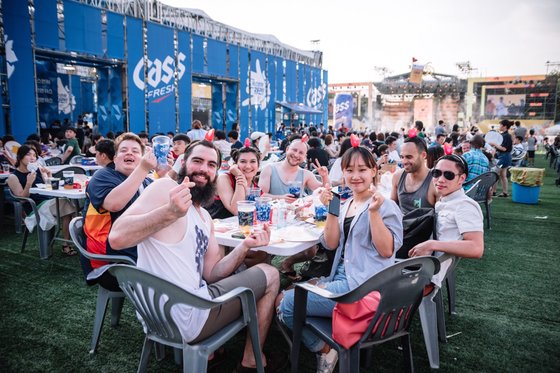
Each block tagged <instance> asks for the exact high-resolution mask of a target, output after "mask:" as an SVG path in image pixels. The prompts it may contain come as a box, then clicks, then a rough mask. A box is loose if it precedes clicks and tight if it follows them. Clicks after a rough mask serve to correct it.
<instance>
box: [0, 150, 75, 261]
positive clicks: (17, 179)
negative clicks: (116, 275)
mask: <svg viewBox="0 0 560 373" xmlns="http://www.w3.org/2000/svg"><path fill="white" fill-rule="evenodd" d="M36 161H37V151H36V150H35V148H34V147H33V146H30V145H27V144H24V145H22V146H21V147H20V148H19V150H18V152H17V158H16V164H15V167H16V168H15V170H14V171H13V172H12V174H11V175H10V176H9V177H8V187H9V188H10V191H11V192H12V193H13V194H14V195H15V196H17V197H25V198H31V199H32V200H33V201H34V202H35V203H36V204H37V205H39V204H40V203H42V202H44V201H47V200H49V199H51V198H50V197H46V196H42V195H39V194H31V193H29V189H31V188H35V187H37V184H44V183H45V180H48V178H50V177H51V176H52V174H51V171H50V170H49V169H47V168H45V167H41V166H39V167H38V168H35V167H33V166H30V164H32V163H34V162H36ZM65 201H66V200H61V204H60V206H61V208H60V211H61V215H62V212H64V211H67V212H68V211H72V210H73V208H72V207H71V206H67V204H69V203H68V202H67V201H66V202H65ZM24 208H25V212H26V213H27V214H29V213H31V207H30V206H29V204H24ZM71 218H72V215H70V214H65V216H64V217H63V233H64V238H65V239H67V240H69V239H70V234H69V230H68V225H69V223H70V219H71ZM62 253H63V254H66V255H76V254H77V252H76V251H75V250H74V249H72V247H70V246H68V245H63V246H62Z"/></svg>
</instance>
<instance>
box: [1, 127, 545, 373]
mask: <svg viewBox="0 0 560 373" xmlns="http://www.w3.org/2000/svg"><path fill="white" fill-rule="evenodd" d="M513 126H515V128H512V127H513ZM81 127H82V124H81V123H79V124H78V126H76V127H67V128H64V129H63V133H64V138H65V139H62V138H61V135H60V134H59V133H57V134H55V136H54V138H53V135H52V134H51V133H47V134H42V135H41V136H37V135H32V136H30V137H29V138H28V140H27V141H26V142H25V144H23V145H22V146H20V148H19V150H18V152H17V156H16V158H15V159H13V158H12V157H11V155H10V154H7V152H6V151H4V153H3V156H4V158H5V159H4V161H5V162H8V163H10V164H11V165H13V167H14V169H13V171H12V174H11V175H10V176H9V178H8V186H9V188H10V190H11V191H12V193H13V194H14V195H16V196H23V197H31V198H33V199H35V200H36V202H38V203H40V202H41V201H40V198H43V197H39V196H38V195H34V194H30V193H29V189H30V188H31V187H32V186H35V185H36V184H37V183H39V182H42V181H44V180H46V178H48V177H50V175H49V171H48V169H47V168H46V167H44V166H43V165H41V166H40V167H39V168H37V169H36V170H32V169H30V168H29V164H30V163H34V162H36V161H37V159H38V158H40V157H49V156H53V155H54V156H59V157H60V158H61V159H62V162H63V163H68V162H69V161H70V160H71V159H72V157H74V156H75V155H80V154H85V155H87V156H89V157H95V158H96V160H97V163H98V164H99V165H101V166H103V168H102V169H100V170H98V171H97V172H95V174H94V175H93V177H92V178H91V180H90V181H89V184H88V186H87V188H86V195H87V199H86V202H85V205H84V209H83V219H84V232H85V234H86V237H87V240H86V248H87V250H88V251H90V252H92V253H101V254H107V255H112V254H124V255H128V256H130V257H131V258H132V259H133V260H134V261H136V263H137V266H138V267H139V268H144V269H147V270H150V271H151V272H153V273H155V274H157V275H159V276H161V277H162V278H165V279H167V280H169V281H172V282H174V283H176V284H178V285H179V286H181V287H183V288H184V289H186V290H188V291H190V292H193V293H195V294H197V295H199V296H201V297H204V298H208V299H210V298H216V297H219V296H220V295H222V294H225V293H226V292H228V291H230V290H232V289H234V288H236V287H239V286H244V287H249V288H251V289H252V290H253V292H254V294H255V297H256V299H257V314H258V321H259V334H260V341H261V343H262V344H264V343H265V341H266V336H267V333H268V329H269V326H270V323H271V320H272V318H273V316H274V315H277V316H278V318H279V320H281V321H282V322H283V323H284V324H285V325H286V326H287V327H291V326H292V325H293V311H294V293H293V290H286V291H282V292H279V291H280V276H281V274H285V275H293V274H294V273H295V269H294V264H296V263H298V262H301V261H305V260H310V259H312V258H313V257H314V256H315V255H317V252H318V251H319V250H326V251H334V252H335V255H333V256H332V265H331V268H330V271H329V273H326V274H325V277H324V278H322V279H320V280H317V279H314V280H312V281H315V282H316V283H317V284H318V285H319V286H321V287H324V288H326V289H329V290H331V291H333V292H346V291H349V290H352V289H355V288H356V287H358V286H359V285H361V284H362V283H364V282H365V281H366V280H367V279H368V278H369V277H371V276H372V275H374V274H376V273H377V272H379V271H380V270H382V269H384V268H386V267H388V266H390V265H392V264H393V263H394V262H395V256H396V253H397V251H398V250H399V248H401V246H402V245H403V240H404V237H405V232H404V230H403V219H406V216H407V214H410V213H411V212H413V211H415V210H417V209H433V210H434V211H435V215H436V216H437V219H436V222H437V223H436V226H435V233H436V234H435V236H434V237H431V238H430V239H426V240H425V241H424V242H421V243H419V244H416V245H414V246H413V247H411V248H410V250H409V251H408V252H407V253H406V256H409V257H414V256H423V255H441V254H443V253H449V254H451V255H456V256H459V257H465V258H480V257H481V256H482V255H483V252H484V239H483V215H482V211H481V209H480V207H479V205H478V204H477V203H476V202H474V201H473V200H471V199H470V198H469V197H467V196H466V194H465V191H464V188H463V184H464V183H466V182H469V181H470V180H472V179H474V178H475V177H476V176H478V175H481V174H482V173H485V172H488V171H490V170H491V169H493V168H495V169H497V170H498V172H499V174H500V180H501V185H502V191H501V194H500V195H499V196H502V197H507V196H508V185H507V176H506V175H507V169H508V168H509V167H510V166H511V165H512V152H513V151H515V150H516V149H517V150H519V149H521V152H522V153H524V154H526V160H524V162H525V161H526V163H527V165H532V164H533V162H534V154H535V150H536V149H537V143H538V141H537V138H536V137H535V133H534V130H530V131H527V129H526V128H524V127H522V126H521V125H520V124H518V123H515V124H514V123H513V122H511V121H509V120H502V121H501V122H500V132H501V138H502V141H501V142H499V143H498V142H488V143H485V140H484V137H483V135H482V134H481V133H480V131H479V129H478V128H477V127H476V126H473V127H472V128H469V129H468V130H466V131H461V130H460V129H459V127H458V126H453V127H452V130H451V131H450V132H448V131H447V128H446V126H445V124H444V123H443V122H442V121H440V123H439V124H438V126H437V127H436V129H435V132H434V134H433V136H432V138H431V139H430V137H429V136H428V135H427V134H426V131H425V128H424V127H423V124H422V123H421V122H417V123H415V125H414V126H413V127H412V128H410V129H408V131H407V130H405V129H402V130H401V131H400V132H392V133H381V132H379V133H376V132H373V131H370V132H366V133H353V132H352V131H351V129H347V128H346V129H344V130H335V129H333V128H332V127H330V126H329V127H327V128H326V127H325V126H324V125H322V124H321V125H319V126H311V125H309V126H308V125H304V124H302V125H300V126H298V127H297V128H296V127H291V128H287V127H286V126H284V125H283V124H281V125H279V126H278V130H277V131H276V133H274V134H272V133H269V134H266V133H262V132H253V133H252V134H251V136H250V138H248V139H245V140H244V141H243V139H240V136H239V132H238V128H234V129H232V130H231V131H230V132H228V133H227V134H226V133H225V132H224V131H220V130H215V131H214V130H210V131H209V130H207V129H204V128H203V126H202V124H201V123H200V122H199V121H194V122H193V124H192V129H191V130H190V131H188V132H187V133H184V134H183V133H179V134H176V133H169V134H166V135H168V136H169V137H170V139H171V142H172V150H171V152H170V154H169V156H168V166H167V167H161V166H158V163H157V160H156V157H155V155H154V154H153V152H152V150H151V147H150V139H151V136H149V135H148V134H146V133H140V134H133V133H122V134H116V135H115V136H113V134H111V133H109V134H106V136H101V135H99V134H95V135H94V134H91V133H90V132H89V131H87V130H85V131H84V129H83V128H81ZM80 130H81V131H80ZM159 135H161V134H159ZM514 138H515V140H513V139H514ZM10 140H13V138H9V137H8V138H6V137H5V138H4V139H3V143H6V142H7V141H10ZM516 156H518V155H516ZM382 173H384V174H386V175H388V177H386V176H380V174H382ZM154 180H155V181H154ZM383 180H385V182H386V185H385V187H386V191H387V192H382V188H381V185H380V184H382V183H383ZM293 181H299V182H300V183H301V187H302V189H303V190H304V191H306V192H308V193H311V194H314V195H315V196H316V197H317V198H318V199H319V200H320V201H321V202H322V203H323V204H324V205H325V206H328V211H329V213H328V214H327V219H326V226H325V229H324V231H323V234H322V236H321V239H320V242H321V243H320V245H318V246H315V247H312V248H310V249H309V250H307V251H305V252H303V253H300V254H297V255H294V256H292V257H288V258H285V259H284V260H283V261H282V262H281V264H280V267H279V268H276V267H274V266H272V265H271V264H270V263H271V261H270V255H268V254H266V253H265V252H263V251H254V250H252V249H254V248H258V247H262V246H266V245H267V244H268V243H269V241H270V235H271V227H269V226H268V225H266V224H265V225H264V227H263V228H262V229H260V230H254V231H253V232H252V233H251V234H250V235H249V236H247V237H246V238H245V239H243V240H242V241H241V242H240V243H239V245H238V246H237V247H234V248H223V247H220V246H219V245H218V243H217V241H216V238H215V235H214V222H213V219H222V218H226V217H230V216H235V215H237V214H238V211H237V202H239V201H243V200H246V199H247V196H248V195H249V192H250V190H252V189H257V188H258V189H259V190H260V194H261V196H265V197H270V198H271V199H275V200H283V201H284V202H285V203H286V204H293V203H294V202H296V201H297V200H298V196H296V195H294V194H293V193H291V192H290V189H289V184H290V183H291V182H293ZM335 187H338V188H339V190H346V191H347V192H348V194H349V196H350V197H349V198H348V199H347V200H346V201H345V202H344V203H343V204H342V205H340V201H339V200H338V199H336V198H333V196H334V195H333V188H335ZM336 204H338V205H336ZM67 215H68V216H67V218H69V217H70V215H71V214H70V213H69V214H67ZM67 220H69V219H67ZM70 250H71V248H66V247H65V248H63V251H64V252H65V253H66V254H68V255H72V254H73V250H72V251H70ZM74 253H75V252H74ZM105 264H106V263H103V262H100V261H90V262H89V263H88V265H89V269H88V271H94V272H96V274H97V276H96V279H94V280H93V281H94V282H99V283H100V284H101V285H102V286H104V287H106V288H108V289H111V290H117V289H118V283H117V282H116V280H115V278H113V277H112V276H111V274H110V273H109V272H108V271H104V268H105V266H104V265H105ZM444 276H445V268H444V270H443V271H442V273H441V274H440V275H439V276H438V278H434V279H433V283H434V284H433V286H434V289H435V290H434V291H437V289H438V288H439V287H440V286H441V280H442V278H444ZM289 278H291V279H292V280H296V279H297V276H296V277H293V276H290V277H289ZM334 306H335V304H334V303H333V302H330V301H326V300H325V299H321V298H319V297H316V296H313V295H310V299H309V300H308V309H307V312H308V314H309V315H313V316H325V317H329V316H330V315H331V314H332V310H333V308H334ZM240 312H241V309H240V304H239V303H235V302H232V303H227V304H225V305H223V306H222V307H220V308H219V309H212V310H210V311H201V310H198V309H196V308H192V307H187V306H182V307H181V309H180V310H177V312H176V313H175V316H176V318H177V320H176V321H177V322H178V324H179V326H180V328H181V332H182V335H183V339H184V340H185V341H186V342H196V341H200V340H202V339H204V338H206V337H208V336H210V335H212V334H213V333H215V332H216V331H217V330H219V329H220V328H221V327H223V326H224V325H226V324H227V323H229V322H231V321H232V320H234V319H235V318H237V317H238V315H239V313H240ZM303 342H304V344H305V345H306V346H307V348H309V349H310V350H311V351H313V352H316V353H317V361H318V363H317V364H318V366H317V369H318V372H332V370H333V369H334V367H335V365H336V362H337V353H336V351H335V350H334V349H331V348H330V346H329V345H328V344H326V343H324V342H323V341H321V340H320V339H318V338H317V337H316V336H314V335H313V334H311V333H307V332H306V331H304V334H303ZM262 358H263V362H264V363H265V365H267V366H268V367H269V369H268V370H270V371H274V369H278V368H280V367H281V366H282V365H285V363H286V361H287V358H286V356H279V355H278V354H276V353H271V354H269V356H264V354H263V356H262ZM255 364H256V362H255V356H254V355H253V350H252V346H251V342H250V339H249V337H247V342H246V345H245V350H244V354H243V357H242V359H241V360H240V361H239V364H238V366H237V369H236V371H238V372H243V371H253V370H254V368H255Z"/></svg>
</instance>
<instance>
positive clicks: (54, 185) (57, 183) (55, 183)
mask: <svg viewBox="0 0 560 373" xmlns="http://www.w3.org/2000/svg"><path fill="white" fill-rule="evenodd" d="M50 181H51V188H52V190H58V188H59V186H60V179H59V178H58V177H51V179H50Z"/></svg>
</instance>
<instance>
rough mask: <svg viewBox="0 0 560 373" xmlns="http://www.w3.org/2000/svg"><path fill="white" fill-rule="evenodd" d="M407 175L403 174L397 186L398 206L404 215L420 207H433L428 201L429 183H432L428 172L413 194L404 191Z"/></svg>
mask: <svg viewBox="0 0 560 373" xmlns="http://www.w3.org/2000/svg"><path fill="white" fill-rule="evenodd" d="M406 175H407V173H406V172H403V173H402V175H401V178H400V179H399V184H398V185H397V195H398V197H399V206H400V208H401V211H402V213H403V214H404V215H406V214H408V213H409V212H410V211H412V210H415V209H418V208H422V207H434V206H433V205H432V204H430V202H429V201H428V191H429V189H430V183H431V182H432V174H431V173H430V172H428V175H427V176H426V178H425V179H424V182H423V183H422V185H420V188H418V189H417V190H415V191H413V192H407V191H405V178H406Z"/></svg>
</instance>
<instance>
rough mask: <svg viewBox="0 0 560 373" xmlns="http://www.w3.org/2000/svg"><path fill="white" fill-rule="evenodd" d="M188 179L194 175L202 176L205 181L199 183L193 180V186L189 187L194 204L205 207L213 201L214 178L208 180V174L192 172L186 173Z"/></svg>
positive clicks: (191, 178)
mask: <svg viewBox="0 0 560 373" xmlns="http://www.w3.org/2000/svg"><path fill="white" fill-rule="evenodd" d="M187 176H188V177H189V180H191V181H192V180H193V178H194V177H195V176H204V177H205V178H206V183H205V184H204V185H199V184H198V183H196V182H195V186H194V187H192V188H191V196H192V202H193V204H194V205H198V206H202V207H207V206H209V205H211V204H212V203H213V202H214V195H215V194H216V179H214V180H212V181H211V180H210V178H209V177H208V175H206V174H205V173H203V172H193V173H190V174H187Z"/></svg>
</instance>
